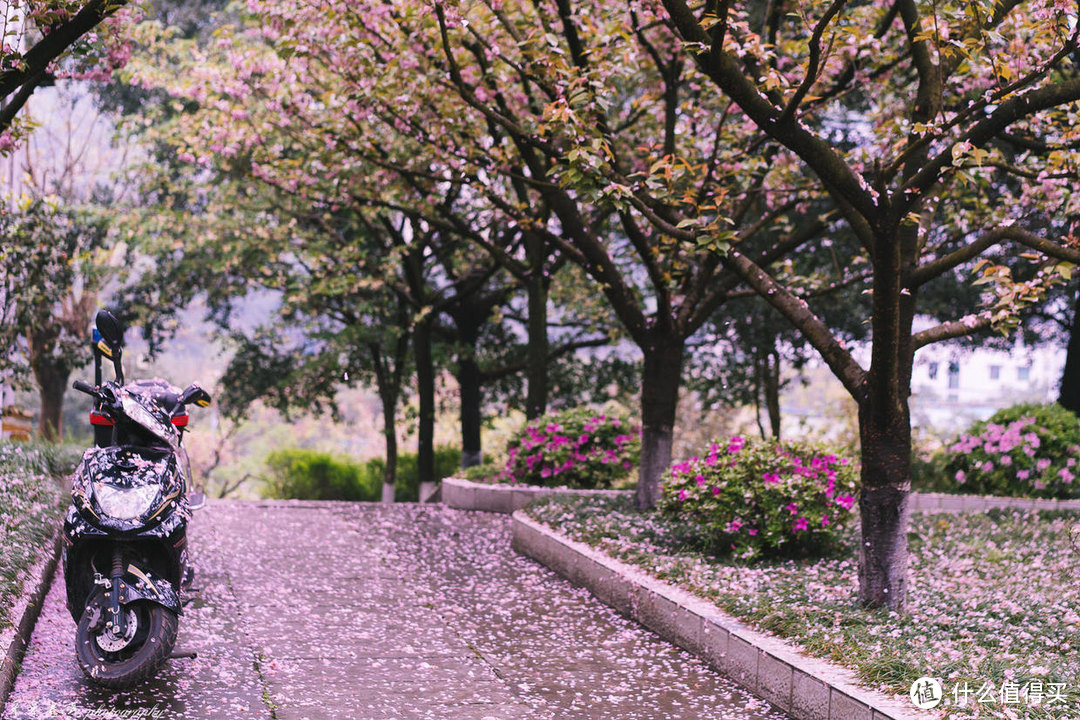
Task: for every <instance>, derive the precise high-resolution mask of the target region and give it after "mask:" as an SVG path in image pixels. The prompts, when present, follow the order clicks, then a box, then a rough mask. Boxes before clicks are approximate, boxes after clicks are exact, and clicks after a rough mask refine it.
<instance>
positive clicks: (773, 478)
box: [761, 472, 780, 484]
mask: <svg viewBox="0 0 1080 720" xmlns="http://www.w3.org/2000/svg"><path fill="white" fill-rule="evenodd" d="M761 479H762V480H764V481H765V482H767V483H769V484H775V483H778V482H780V476H779V475H777V474H776V473H772V472H767V473H765V474H764V475H762V476H761Z"/></svg>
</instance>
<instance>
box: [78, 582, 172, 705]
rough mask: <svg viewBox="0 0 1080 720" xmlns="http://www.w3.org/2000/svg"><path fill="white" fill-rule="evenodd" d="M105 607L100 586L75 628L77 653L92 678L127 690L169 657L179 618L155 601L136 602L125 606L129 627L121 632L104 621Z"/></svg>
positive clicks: (97, 681)
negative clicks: (122, 633)
mask: <svg viewBox="0 0 1080 720" xmlns="http://www.w3.org/2000/svg"><path fill="white" fill-rule="evenodd" d="M105 607H106V603H105V602H104V596H103V595H102V592H101V590H98V591H96V592H95V593H94V594H93V595H92V596H91V597H90V599H89V601H88V602H87V603H86V608H85V609H84V610H83V614H82V618H81V619H80V620H79V627H78V629H77V630H76V631H75V654H76V656H77V657H78V659H79V667H81V668H82V671H83V672H84V673H86V676H87V677H88V678H90V680H91V681H92V682H94V683H95V684H97V685H101V686H104V687H107V688H112V689H114V690H124V689H127V688H130V687H132V686H133V685H137V684H138V683H141V682H143V681H144V680H147V679H149V678H151V677H153V675H154V674H155V673H157V671H158V670H159V669H160V668H161V666H162V665H164V664H165V661H166V660H168V659H169V655H171V654H172V651H173V647H175V645H176V635H177V631H178V629H179V620H178V618H177V617H176V613H174V612H173V611H172V610H169V609H168V608H165V607H162V606H161V605H158V604H156V603H151V602H146V601H139V602H133V603H131V604H129V605H127V606H125V607H124V608H123V611H124V613H125V614H126V617H127V631H126V632H125V633H124V635H122V636H121V635H119V634H117V633H114V632H113V630H112V627H111V626H109V625H108V624H107V623H105V622H104V620H103V616H104V615H105Z"/></svg>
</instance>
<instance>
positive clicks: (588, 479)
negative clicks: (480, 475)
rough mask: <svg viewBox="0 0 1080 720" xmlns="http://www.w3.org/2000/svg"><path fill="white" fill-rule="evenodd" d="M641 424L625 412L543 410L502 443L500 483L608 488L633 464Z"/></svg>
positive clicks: (631, 469) (622, 477)
mask: <svg viewBox="0 0 1080 720" xmlns="http://www.w3.org/2000/svg"><path fill="white" fill-rule="evenodd" d="M640 454H641V436H640V429H639V428H638V427H637V426H636V425H634V424H633V423H631V422H630V421H629V419H628V418H627V417H626V416H625V415H621V414H618V413H613V412H608V411H598V410H594V409H591V408H587V407H579V408H572V409H570V410H566V411H563V412H560V413H554V414H549V415H545V416H543V417H541V418H539V419H537V420H534V421H532V422H530V423H529V424H527V425H526V426H525V427H524V428H523V429H522V431H521V432H520V433H519V434H518V435H517V436H516V437H514V438H513V439H511V440H510V442H508V443H507V445H506V465H505V467H504V469H503V471H502V473H501V478H499V479H501V480H502V481H504V482H510V483H522V484H526V485H541V486H550V487H557V486H566V487H571V488H580V489H595V488H610V487H611V486H612V485H613V484H615V483H617V482H619V481H621V480H624V479H626V478H627V477H629V476H630V475H631V474H632V473H633V472H634V471H635V470H636V469H637V465H638V458H639V456H640Z"/></svg>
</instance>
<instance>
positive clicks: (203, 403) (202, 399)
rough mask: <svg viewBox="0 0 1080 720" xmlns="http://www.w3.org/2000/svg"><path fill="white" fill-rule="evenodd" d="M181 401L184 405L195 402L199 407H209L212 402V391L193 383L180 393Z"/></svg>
mask: <svg viewBox="0 0 1080 720" xmlns="http://www.w3.org/2000/svg"><path fill="white" fill-rule="evenodd" d="M180 402H181V403H183V404H184V405H190V404H191V403H195V404H196V405H198V406H199V407H209V405H210V402H211V398H210V393H208V392H206V391H205V390H203V389H202V388H201V387H199V386H198V385H196V384H195V383H192V384H190V385H188V386H187V387H186V388H184V392H182V393H181V394H180Z"/></svg>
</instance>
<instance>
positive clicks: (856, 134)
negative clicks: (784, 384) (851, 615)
mask: <svg viewBox="0 0 1080 720" xmlns="http://www.w3.org/2000/svg"><path fill="white" fill-rule="evenodd" d="M663 2H664V7H665V8H666V10H667V11H668V14H669V22H670V24H671V26H672V27H673V28H674V29H675V31H676V32H677V34H678V36H679V37H680V39H681V40H682V42H683V43H685V45H686V47H687V48H688V50H689V52H690V53H691V57H692V58H693V61H694V62H695V64H696V65H697V66H698V67H699V68H700V69H701V71H702V72H703V73H704V74H705V75H706V76H707V77H708V78H709V80H710V81H711V83H712V84H713V86H714V88H715V92H716V95H717V96H718V97H724V98H730V100H731V101H732V102H733V103H734V104H735V105H736V106H737V108H738V112H739V113H740V114H741V115H742V116H743V117H745V118H748V119H749V120H750V121H752V122H753V123H754V124H755V125H756V126H757V127H758V128H760V129H761V131H762V132H764V133H766V134H767V135H768V136H769V137H770V138H771V139H772V140H774V141H775V142H777V143H779V144H781V145H782V146H783V148H784V150H785V152H786V153H789V154H790V155H791V156H792V157H794V158H797V160H798V163H799V164H800V166H801V167H802V168H803V169H804V172H805V173H807V174H808V175H810V176H812V177H813V178H814V179H815V183H816V184H817V186H818V189H819V190H820V191H821V192H823V193H824V194H825V195H826V196H827V198H828V199H829V200H830V201H831V202H832V203H833V204H834V206H835V207H836V208H837V210H838V211H839V212H840V213H841V214H842V216H843V219H844V223H845V224H846V226H847V228H848V229H849V230H850V232H852V233H853V234H854V235H855V236H856V237H857V238H858V239H859V242H860V244H861V252H860V255H861V257H862V260H863V262H865V263H866V266H867V267H869V268H870V272H871V279H872V285H871V290H872V293H873V294H872V312H871V315H870V318H869V321H870V324H871V330H872V338H873V340H872V350H871V354H870V359H869V360H870V363H869V367H863V366H862V365H861V364H860V363H859V362H858V360H857V359H856V358H855V357H854V356H853V354H852V353H851V351H850V349H849V348H848V347H845V345H844V344H843V342H842V341H841V340H840V339H839V338H838V337H837V336H836V333H835V332H834V329H833V328H832V327H830V326H829V325H828V324H827V323H825V322H823V321H822V319H821V318H820V317H819V316H818V315H817V314H815V313H814V312H813V311H812V310H811V309H810V308H808V307H807V306H806V305H805V304H804V303H803V302H802V301H800V299H799V298H798V297H797V296H796V295H795V294H794V293H793V292H792V282H791V280H790V279H789V278H785V277H781V276H774V275H770V274H769V273H768V272H767V271H766V270H765V269H764V268H763V267H762V266H761V264H760V263H758V262H756V261H755V260H754V259H753V258H752V257H750V256H749V255H748V254H747V252H746V251H745V250H744V248H743V247H742V246H741V245H740V244H739V243H734V244H732V245H730V246H729V247H726V248H722V250H723V251H724V252H723V253H722V258H723V264H724V266H725V267H727V268H730V269H731V270H732V271H734V272H736V273H738V274H739V275H740V276H741V277H742V278H743V279H745V281H746V282H747V283H748V284H749V285H750V286H751V287H753V288H754V289H755V290H756V291H757V292H759V293H760V294H761V295H762V296H763V297H764V298H765V299H766V300H767V301H768V302H769V303H770V304H771V305H772V306H773V307H774V308H776V309H777V310H779V311H780V312H781V313H783V314H784V315H785V316H786V317H787V318H788V319H789V320H790V321H791V322H792V323H793V324H794V325H795V326H796V327H797V328H798V329H799V331H800V332H801V333H802V335H803V336H804V337H805V338H806V340H807V341H808V342H809V343H811V344H812V345H813V346H814V347H815V348H816V349H817V351H818V352H819V353H820V355H821V356H822V358H823V359H824V360H825V362H826V363H827V364H828V366H829V367H830V369H831V370H832V371H833V373H834V374H835V375H836V376H837V377H838V378H839V379H840V380H841V382H842V383H843V385H844V387H845V388H846V389H847V391H848V392H849V393H850V394H851V396H852V397H853V398H854V399H855V401H856V402H857V404H858V407H859V427H860V436H861V446H862V492H861V496H860V511H861V516H862V539H861V542H860V557H859V580H860V599H861V601H862V602H863V603H864V604H866V605H869V606H883V607H888V608H890V609H894V610H901V609H902V608H903V606H904V600H905V596H906V589H907V534H906V533H907V529H908V509H907V498H908V492H909V488H910V461H911V429H910V418H909V412H908V396H909V394H910V383H911V370H912V362H913V356H914V353H915V351H916V350H917V349H918V348H920V347H923V346H925V345H927V344H929V343H932V342H937V341H941V340H946V339H950V338H957V337H962V336H965V335H967V334H969V333H971V332H973V331H976V330H980V329H984V328H987V327H995V328H998V329H1002V330H1008V329H1009V328H1010V327H1012V326H1015V324H1016V322H1017V317H1018V315H1017V312H1018V310H1021V309H1023V308H1025V307H1030V306H1031V305H1032V304H1034V303H1036V302H1038V301H1039V300H1040V299H1041V298H1042V296H1043V295H1044V293H1045V291H1046V290H1047V288H1048V287H1049V286H1051V285H1053V284H1055V283H1057V282H1060V281H1061V280H1062V279H1063V278H1065V277H1067V276H1068V275H1069V274H1070V272H1071V263H1076V262H1077V261H1078V260H1080V252H1078V251H1077V242H1076V238H1075V236H1074V235H1073V234H1072V233H1073V228H1072V227H1070V226H1068V225H1067V224H1066V222H1065V220H1066V219H1067V218H1069V217H1073V216H1075V207H1074V200H1073V198H1074V196H1075V193H1073V192H1071V186H1072V184H1073V183H1075V180H1076V173H1077V160H1078V157H1077V147H1080V137H1078V132H1077V124H1076V122H1075V113H1076V110H1077V101H1080V76H1078V74H1077V72H1076V66H1075V64H1074V57H1075V54H1076V50H1077V39H1078V33H1080V26H1078V24H1077V8H1076V6H1075V4H1073V3H1068V2H1044V1H1042V0H1035V1H1028V2H1025V1H1023V0H1010V1H1009V2H972V3H968V2H964V3H960V2H949V1H947V0H946V1H943V2H936V3H922V2H917V1H916V0H883V1H878V2H871V3H850V2H846V1H845V0H834V1H833V2H830V3H822V4H814V5H812V4H794V3H783V2H781V3H770V4H769V5H768V8H769V9H770V10H771V11H770V12H766V11H765V7H764V6H762V5H759V4H756V3H735V2H731V1H730V0H707V2H705V3H703V4H701V5H691V4H688V3H687V2H685V0H663ZM703 235H705V236H707V235H708V232H702V231H701V230H698V229H693V228H691V229H689V230H688V231H683V232H680V231H679V230H678V229H673V230H672V236H673V237H679V238H681V239H682V240H683V241H684V242H688V243H696V242H700V241H701V237H702V236H703ZM1020 254H1023V255H1024V256H1025V257H1026V258H1027V259H1029V260H1030V263H1031V269H1030V271H1029V272H1028V275H1027V276H1026V279H1025V277H1021V276H1020V274H1019V273H1018V272H1015V271H1014V270H1013V269H1011V268H1010V267H1009V266H1008V265H1007V264H1006V263H1005V262H1004V261H1003V257H1004V256H1008V255H1012V256H1016V255H1020ZM972 276H974V278H975V280H974V281H975V282H978V283H982V287H983V288H984V290H985V293H984V295H983V300H984V301H985V302H984V305H983V307H982V308H981V309H980V311H979V312H977V313H973V314H969V315H967V316H964V317H957V318H953V319H951V320H948V321H945V322H942V323H941V324H939V325H936V326H933V327H929V328H927V329H923V330H916V329H915V327H914V325H915V320H916V317H917V315H918V314H919V311H920V305H919V299H920V295H922V294H924V292H925V291H926V290H928V289H929V288H930V287H931V286H932V285H934V284H949V283H953V284H955V283H964V282H969V281H971V278H972Z"/></svg>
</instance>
